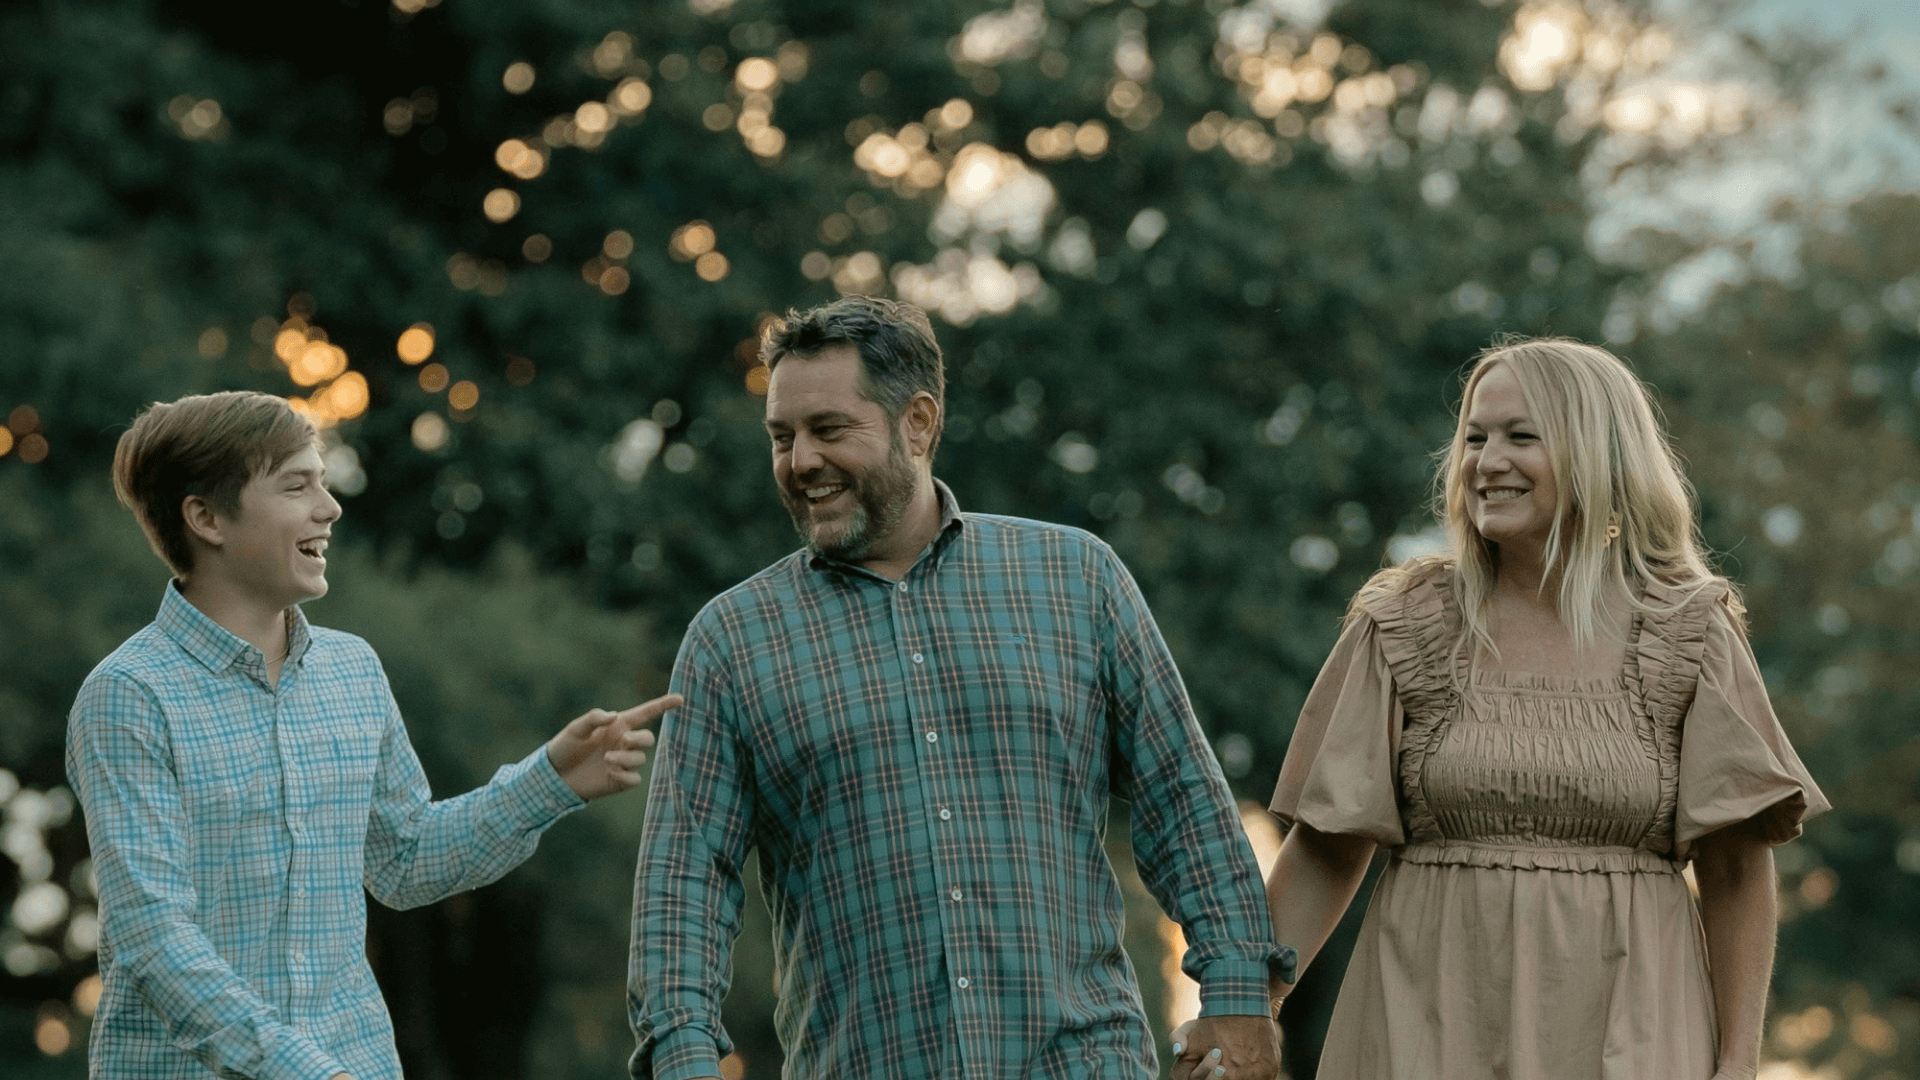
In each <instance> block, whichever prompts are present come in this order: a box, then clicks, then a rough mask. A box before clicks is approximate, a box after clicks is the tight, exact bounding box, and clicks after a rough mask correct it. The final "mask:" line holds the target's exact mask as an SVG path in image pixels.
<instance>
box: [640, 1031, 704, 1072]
mask: <svg viewBox="0 0 1920 1080" xmlns="http://www.w3.org/2000/svg"><path fill="white" fill-rule="evenodd" d="M652 1075H653V1080H693V1078H695V1077H704V1076H719V1075H720V1051H719V1050H718V1048H716V1047H715V1046H714V1045H713V1038H712V1037H711V1036H709V1035H708V1034H707V1033H706V1032H704V1031H702V1030H700V1029H699V1028H696V1027H682V1028H677V1029H675V1030H673V1031H669V1032H668V1033H667V1034H665V1035H664V1036H662V1037H661V1038H659V1039H658V1040H656V1041H655V1042H654V1044H653V1073H652Z"/></svg>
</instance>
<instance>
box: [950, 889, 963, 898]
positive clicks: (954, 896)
mask: <svg viewBox="0 0 1920 1080" xmlns="http://www.w3.org/2000/svg"><path fill="white" fill-rule="evenodd" d="M947 895H948V896H951V897H953V898H954V899H955V900H958V899H960V890H959V889H955V890H953V891H952V892H950V893H948V894H947Z"/></svg>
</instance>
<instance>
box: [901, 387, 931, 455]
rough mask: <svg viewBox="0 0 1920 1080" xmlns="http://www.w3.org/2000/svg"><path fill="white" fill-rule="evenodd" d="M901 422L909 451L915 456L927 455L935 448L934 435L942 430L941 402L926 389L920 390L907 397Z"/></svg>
mask: <svg viewBox="0 0 1920 1080" xmlns="http://www.w3.org/2000/svg"><path fill="white" fill-rule="evenodd" d="M900 424H901V429H902V430H901V434H902V435H904V436H905V437H906V440H907V452H908V453H910V454H912V455H913V456H914V457H926V456H927V452H928V451H929V450H931V449H932V448H933V437H934V435H935V434H936V433H938V432H939V430H940V403H939V402H937V401H935V400H933V395H932V394H929V393H927V392H926V391H925V390H921V391H918V392H917V393H915V394H914V395H913V397H911V398H909V399H907V407H906V408H905V409H902V410H901V416H900Z"/></svg>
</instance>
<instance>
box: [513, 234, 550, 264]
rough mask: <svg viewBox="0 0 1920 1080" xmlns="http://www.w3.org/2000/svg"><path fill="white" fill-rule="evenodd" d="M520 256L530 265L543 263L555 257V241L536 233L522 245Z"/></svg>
mask: <svg viewBox="0 0 1920 1080" xmlns="http://www.w3.org/2000/svg"><path fill="white" fill-rule="evenodd" d="M520 255H521V257H522V258H524V259H526V260H527V261H528V262H530V263H543V262H546V261H547V260H548V259H550V258H552V257H553V241H552V240H549V239H547V236H546V234H545V233H534V234H533V235H531V236H529V237H527V238H526V240H525V241H523V242H522V243H521V244H520Z"/></svg>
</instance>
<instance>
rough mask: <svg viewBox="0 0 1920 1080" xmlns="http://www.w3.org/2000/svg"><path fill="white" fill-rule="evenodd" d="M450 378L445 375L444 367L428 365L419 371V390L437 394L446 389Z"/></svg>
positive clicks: (442, 365)
mask: <svg viewBox="0 0 1920 1080" xmlns="http://www.w3.org/2000/svg"><path fill="white" fill-rule="evenodd" d="M451 381H452V378H451V376H449V375H448V374H447V369H446V365H444V364H428V365H427V366H426V367H423V368H421V369H420V389H422V390H425V391H426V392H427V393H429V394H437V393H439V392H440V391H442V390H445V389H446V388H447V383H449V382H451Z"/></svg>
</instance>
